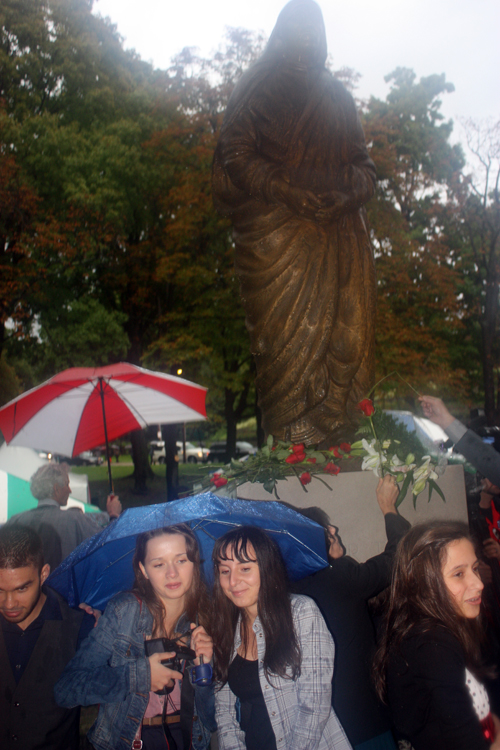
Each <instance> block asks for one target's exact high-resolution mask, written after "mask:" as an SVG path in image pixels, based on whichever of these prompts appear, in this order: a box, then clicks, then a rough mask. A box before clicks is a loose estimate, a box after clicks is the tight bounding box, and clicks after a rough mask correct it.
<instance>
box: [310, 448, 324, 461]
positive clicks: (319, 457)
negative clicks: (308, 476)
mask: <svg viewBox="0 0 500 750" xmlns="http://www.w3.org/2000/svg"><path fill="white" fill-rule="evenodd" d="M308 458H315V459H316V463H317V464H324V463H326V458H325V457H324V455H323V454H322V453H320V452H319V451H313V452H312V453H311V454H310V455H309V456H308Z"/></svg>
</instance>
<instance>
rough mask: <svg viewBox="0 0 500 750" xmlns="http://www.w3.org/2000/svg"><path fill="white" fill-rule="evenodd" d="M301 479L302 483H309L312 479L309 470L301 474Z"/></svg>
mask: <svg viewBox="0 0 500 750" xmlns="http://www.w3.org/2000/svg"><path fill="white" fill-rule="evenodd" d="M300 481H301V482H302V484H309V482H310V481H311V475H310V474H309V472H308V471H305V472H304V473H303V474H301V475H300Z"/></svg>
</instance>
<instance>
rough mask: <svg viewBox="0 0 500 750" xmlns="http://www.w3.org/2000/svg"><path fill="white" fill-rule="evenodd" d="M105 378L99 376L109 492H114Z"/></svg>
mask: <svg viewBox="0 0 500 750" xmlns="http://www.w3.org/2000/svg"><path fill="white" fill-rule="evenodd" d="M102 381H103V378H99V393H100V395H101V406H102V421H103V423H104V440H105V441H106V458H107V461H108V479H109V494H110V495H111V494H113V477H112V476H111V459H110V457H109V442H108V428H107V425H106V410H105V408H104V388H103V386H102Z"/></svg>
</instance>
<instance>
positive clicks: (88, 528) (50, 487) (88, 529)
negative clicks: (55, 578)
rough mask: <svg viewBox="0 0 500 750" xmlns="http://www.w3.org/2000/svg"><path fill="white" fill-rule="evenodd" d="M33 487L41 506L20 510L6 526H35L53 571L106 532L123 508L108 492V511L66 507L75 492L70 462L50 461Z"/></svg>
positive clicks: (33, 527)
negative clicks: (71, 555) (91, 511)
mask: <svg viewBox="0 0 500 750" xmlns="http://www.w3.org/2000/svg"><path fill="white" fill-rule="evenodd" d="M30 489H31V494H32V495H33V497H36V499H37V500H38V507H37V508H32V509H31V510H26V511H24V512H23V513H18V514H17V515H15V516H13V517H12V518H10V519H9V520H8V521H7V524H6V525H11V524H22V525H23V526H28V527H30V528H32V529H34V530H35V531H36V532H37V534H39V536H40V538H41V539H42V544H43V552H44V557H45V561H46V563H48V565H50V569H51V570H55V569H56V568H57V566H58V565H59V564H60V563H61V562H62V560H64V558H65V557H67V556H68V555H69V554H70V552H72V551H73V550H74V549H75V547H78V545H79V544H80V543H81V542H83V541H84V540H85V539H88V538H89V537H91V536H93V535H94V534H97V532H98V531H102V529H103V528H104V526H106V525H107V524H108V523H109V522H110V520H112V519H114V518H117V517H118V516H119V515H120V513H121V510H122V506H121V503H120V500H119V499H118V496H117V495H108V498H107V502H106V508H107V513H92V514H90V513H82V512H81V511H80V510H79V509H76V508H75V509H69V510H64V511H63V510H62V508H63V507H64V506H65V505H67V502H68V497H69V495H70V492H71V487H70V486H69V475H68V465H67V464H57V463H48V464H44V466H41V467H40V468H39V469H38V470H37V471H36V472H35V473H34V474H33V476H32V477H31V480H30Z"/></svg>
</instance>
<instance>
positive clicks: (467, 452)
mask: <svg viewBox="0 0 500 750" xmlns="http://www.w3.org/2000/svg"><path fill="white" fill-rule="evenodd" d="M420 401H421V403H422V409H423V412H424V415H425V416H426V417H427V418H428V419H430V420H432V421H433V422H435V423H436V424H438V425H439V426H440V427H442V428H443V429H444V430H446V433H447V434H448V435H449V436H450V438H451V439H452V440H453V442H454V443H455V449H456V451H457V452H458V453H461V454H462V455H463V456H465V458H466V459H467V461H470V463H471V464H472V465H473V466H474V468H475V469H477V470H478V471H480V472H481V474H482V475H483V476H485V477H486V478H487V479H489V480H490V481H491V482H492V483H493V484H494V485H496V486H497V487H500V453H497V451H496V450H495V449H494V448H493V446H491V445H486V443H483V441H482V440H481V438H480V437H479V435H476V433H475V432H473V430H468V429H467V427H465V425H463V424H462V423H461V422H459V420H458V419H455V417H453V416H452V415H451V414H450V412H449V411H448V409H447V408H446V406H445V405H444V404H443V402H442V401H441V399H440V398H434V397H433V396H420Z"/></svg>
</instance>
